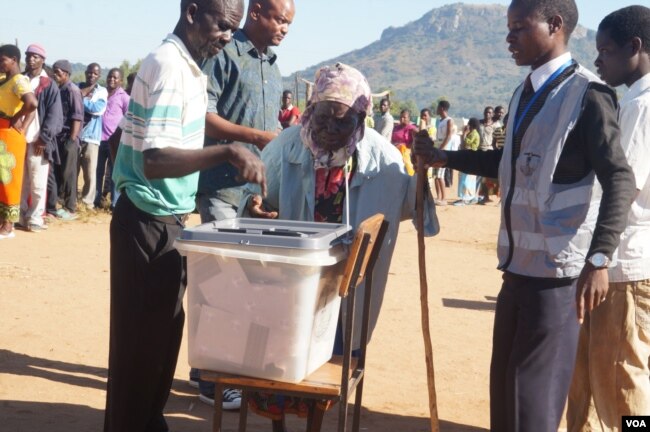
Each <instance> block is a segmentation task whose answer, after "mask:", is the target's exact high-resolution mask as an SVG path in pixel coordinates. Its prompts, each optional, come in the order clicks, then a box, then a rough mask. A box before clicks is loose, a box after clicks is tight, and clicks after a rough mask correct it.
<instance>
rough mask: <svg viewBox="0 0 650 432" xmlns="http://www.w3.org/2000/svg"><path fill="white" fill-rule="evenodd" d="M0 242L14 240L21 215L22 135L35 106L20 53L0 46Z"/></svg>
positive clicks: (25, 144)
mask: <svg viewBox="0 0 650 432" xmlns="http://www.w3.org/2000/svg"><path fill="white" fill-rule="evenodd" d="M0 74H4V75H5V78H4V80H3V81H1V82H0V239H7V238H12V237H15V234H14V223H15V222H17V221H18V217H19V215H20V192H21V190H22V184H23V169H24V166H25V151H26V149H27V143H26V141H25V135H24V132H25V130H26V129H27V126H29V123H31V121H32V120H33V119H34V115H33V112H34V111H35V110H36V107H37V106H38V102H37V101H36V97H35V96H34V92H33V91H32V87H31V85H30V83H29V79H28V78H27V77H25V76H23V75H21V74H20V50H19V49H18V47H17V46H15V45H3V46H0Z"/></svg>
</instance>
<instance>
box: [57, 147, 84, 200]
mask: <svg viewBox="0 0 650 432" xmlns="http://www.w3.org/2000/svg"><path fill="white" fill-rule="evenodd" d="M59 156H60V157H61V165H57V168H58V169H57V171H56V182H57V185H58V187H59V193H58V195H59V197H60V198H62V199H63V207H64V208H65V209H66V210H68V211H70V212H72V213H74V212H76V211H77V179H78V177H79V172H78V171H77V164H78V163H79V144H78V143H77V141H73V140H71V139H69V138H68V139H62V140H60V141H59Z"/></svg>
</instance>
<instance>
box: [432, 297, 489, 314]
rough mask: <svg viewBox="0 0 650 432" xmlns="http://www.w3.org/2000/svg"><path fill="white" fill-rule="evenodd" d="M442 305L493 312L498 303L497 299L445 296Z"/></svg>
mask: <svg viewBox="0 0 650 432" xmlns="http://www.w3.org/2000/svg"><path fill="white" fill-rule="evenodd" d="M442 305H443V306H444V307H448V308H455V309H469V310H475V311H488V312H493V311H495V310H496V307H497V304H496V302H495V301H490V300H488V301H478V300H462V299H450V298H443V299H442Z"/></svg>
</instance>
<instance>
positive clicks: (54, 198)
mask: <svg viewBox="0 0 650 432" xmlns="http://www.w3.org/2000/svg"><path fill="white" fill-rule="evenodd" d="M57 166H58V165H56V164H54V163H52V162H50V170H49V171H48V173H47V198H46V199H45V212H46V213H48V214H55V213H56V205H57V203H58V201H59V190H58V185H57V183H56V170H57Z"/></svg>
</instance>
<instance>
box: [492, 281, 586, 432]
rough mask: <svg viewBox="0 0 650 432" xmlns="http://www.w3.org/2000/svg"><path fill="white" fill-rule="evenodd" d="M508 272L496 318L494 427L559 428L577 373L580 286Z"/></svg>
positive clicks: (504, 431)
mask: <svg viewBox="0 0 650 432" xmlns="http://www.w3.org/2000/svg"><path fill="white" fill-rule="evenodd" d="M553 282H554V281H549V280H543V279H536V278H529V277H522V276H516V275H513V274H510V273H505V274H504V276H503V285H502V287H501V292H499V297H498V299H497V308H496V315H495V318H494V335H493V345H492V364H491V366H490V430H492V431H493V432H556V431H557V429H558V426H559V424H560V420H561V417H562V413H563V410H564V404H565V402H566V398H567V394H568V391H569V384H570V383H571V377H572V375H573V369H574V365H575V359H576V349H577V345H578V331H579V324H578V320H577V316H576V308H575V286H572V285H571V284H569V285H565V286H560V287H557V283H553Z"/></svg>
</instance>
